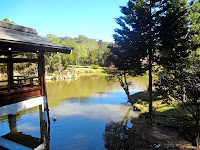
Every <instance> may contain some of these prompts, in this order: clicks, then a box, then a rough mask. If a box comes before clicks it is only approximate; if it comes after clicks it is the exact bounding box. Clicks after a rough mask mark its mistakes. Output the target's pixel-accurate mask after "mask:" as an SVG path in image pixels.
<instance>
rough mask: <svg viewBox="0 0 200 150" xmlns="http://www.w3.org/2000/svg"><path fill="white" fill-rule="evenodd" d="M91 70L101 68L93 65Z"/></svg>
mask: <svg viewBox="0 0 200 150" xmlns="http://www.w3.org/2000/svg"><path fill="white" fill-rule="evenodd" d="M91 68H92V69H99V66H98V65H92V66H91Z"/></svg>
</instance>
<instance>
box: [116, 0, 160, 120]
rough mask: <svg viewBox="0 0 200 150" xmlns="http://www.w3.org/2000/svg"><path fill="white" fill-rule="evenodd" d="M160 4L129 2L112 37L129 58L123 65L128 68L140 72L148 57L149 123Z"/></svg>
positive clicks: (155, 0)
mask: <svg viewBox="0 0 200 150" xmlns="http://www.w3.org/2000/svg"><path fill="white" fill-rule="evenodd" d="M160 3H161V2H160V1H159V0H152V1H151V0H129V2H128V4H127V6H126V7H121V12H122V13H123V14H124V16H121V17H119V18H118V19H116V20H117V23H118V24H119V25H120V26H121V29H116V30H115V32H116V34H115V35H114V39H115V42H116V44H118V45H120V49H121V52H123V53H124V54H125V55H126V56H128V57H129V58H130V59H129V62H128V63H127V62H125V64H128V66H130V67H131V65H133V66H134V68H132V69H133V70H140V69H139V68H142V67H141V66H142V65H141V59H144V57H147V54H148V56H149V57H148V58H149V91H150V92H149V93H150V100H149V119H150V121H151V119H152V74H151V70H152V58H153V51H154V50H155V49H156V47H157V44H156V43H158V40H159V38H158V37H157V36H155V35H157V34H158V30H157V23H156V21H157V20H156V18H157V17H158V15H159V14H158V13H156V11H157V10H159V9H157V8H158V7H159V6H160ZM152 9H153V10H154V11H152ZM124 54H123V55H124ZM135 64H136V65H135ZM138 64H140V65H138Z"/></svg>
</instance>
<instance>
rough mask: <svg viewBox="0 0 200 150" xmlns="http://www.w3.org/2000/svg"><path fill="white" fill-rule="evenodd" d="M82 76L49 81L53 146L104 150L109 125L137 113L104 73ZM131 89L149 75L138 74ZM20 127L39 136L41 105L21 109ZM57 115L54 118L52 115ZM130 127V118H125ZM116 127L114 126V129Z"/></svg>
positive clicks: (0, 120) (2, 125)
mask: <svg viewBox="0 0 200 150" xmlns="http://www.w3.org/2000/svg"><path fill="white" fill-rule="evenodd" d="M92 77H94V78H91V77H90V76H82V77H80V78H79V79H77V80H71V81H54V82H47V94H48V103H49V109H50V117H51V130H50V149H51V150H57V149H66V150H71V149H73V150H88V149H96V150H98V149H99V150H102V149H106V148H105V143H107V141H106V140H105V136H106V137H108V135H111V134H107V133H108V132H111V130H110V129H109V128H110V125H111V124H112V125H113V124H115V125H116V123H119V124H122V123H123V122H124V120H125V119H124V118H127V117H137V116H138V114H137V113H134V112H133V111H132V110H131V106H130V105H128V104H127V97H126V95H125V92H124V91H123V89H122V88H121V87H120V86H119V85H118V84H117V83H112V84H111V85H108V83H107V81H106V79H105V76H99V75H98V76H97V75H96V76H95V75H93V76H92ZM130 81H133V86H131V89H130V90H131V93H132V94H133V93H135V92H138V91H142V90H144V89H146V88H147V85H148V78H146V77H137V78H133V79H130ZM18 114H19V115H18V116H17V131H18V132H23V133H25V134H26V135H31V136H33V137H37V138H40V122H39V113H38V107H34V108H31V109H28V110H24V111H21V112H18ZM53 116H56V117H57V120H56V121H55V122H54V121H53V120H52V117H53ZM126 125H127V127H131V126H132V124H131V123H130V121H126ZM112 131H113V130H112ZM9 132H10V131H9V125H8V120H7V116H3V117H0V136H2V135H5V134H7V133H9ZM106 139H107V138H106Z"/></svg>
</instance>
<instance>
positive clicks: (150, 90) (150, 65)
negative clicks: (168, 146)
mask: <svg viewBox="0 0 200 150" xmlns="http://www.w3.org/2000/svg"><path fill="white" fill-rule="evenodd" d="M149 122H150V123H151V122H152V50H149Z"/></svg>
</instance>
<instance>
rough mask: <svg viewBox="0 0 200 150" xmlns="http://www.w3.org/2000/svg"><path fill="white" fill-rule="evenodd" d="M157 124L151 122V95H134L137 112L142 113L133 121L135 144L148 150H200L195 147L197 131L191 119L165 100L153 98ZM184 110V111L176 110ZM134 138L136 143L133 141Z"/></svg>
mask: <svg viewBox="0 0 200 150" xmlns="http://www.w3.org/2000/svg"><path fill="white" fill-rule="evenodd" d="M153 99H154V101H153V107H154V113H153V123H152V124H149V123H148V92H138V93H135V94H133V95H131V100H130V103H132V104H133V106H134V110H135V111H140V112H141V114H140V115H139V117H138V118H136V119H133V120H132V122H133V124H134V125H133V127H132V128H131V130H130V133H129V134H130V139H131V145H132V147H134V148H137V149H140V148H142V149H143V148H146V149H154V148H159V149H200V148H197V147H195V146H192V144H193V143H192V141H193V140H194V139H193V138H194V137H193V136H192V135H193V134H194V133H193V130H192V126H191V124H189V123H188V122H190V121H188V118H184V117H183V116H181V115H180V114H179V113H178V112H176V110H175V108H173V107H172V106H170V105H168V104H165V103H164V102H163V99H162V98H158V97H156V96H153ZM176 109H180V108H176ZM132 139H134V140H132Z"/></svg>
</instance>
